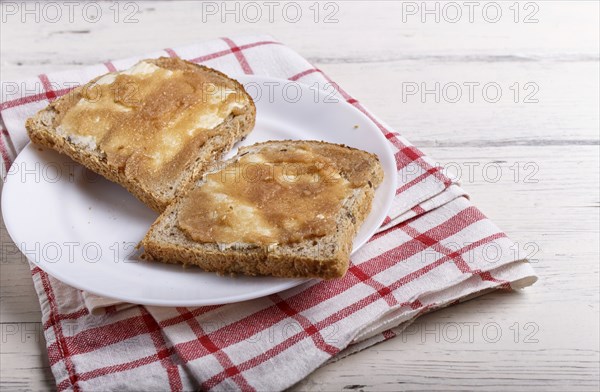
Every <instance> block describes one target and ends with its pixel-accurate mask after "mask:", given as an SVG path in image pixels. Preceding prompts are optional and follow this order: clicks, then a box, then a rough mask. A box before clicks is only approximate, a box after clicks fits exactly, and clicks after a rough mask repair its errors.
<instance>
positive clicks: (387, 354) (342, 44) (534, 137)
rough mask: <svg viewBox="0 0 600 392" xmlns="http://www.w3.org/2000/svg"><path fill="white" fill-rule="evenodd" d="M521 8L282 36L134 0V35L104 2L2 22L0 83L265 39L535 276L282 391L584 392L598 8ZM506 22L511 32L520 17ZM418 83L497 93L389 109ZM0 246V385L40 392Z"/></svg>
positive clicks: (29, 323)
mask: <svg viewBox="0 0 600 392" xmlns="http://www.w3.org/2000/svg"><path fill="white" fill-rule="evenodd" d="M259 3H260V2H259ZM404 3H405V4H406V3H407V2H404ZM418 3H420V2H418ZM459 3H460V2H459ZM484 3H485V2H482V3H481V5H482V6H483V5H485V4H484ZM534 3H535V4H536V5H537V7H538V9H539V10H538V12H537V13H536V18H537V19H538V20H539V21H538V22H537V23H531V24H526V23H514V21H513V20H512V18H513V16H514V14H513V13H511V12H512V11H511V10H510V9H509V8H508V7H509V6H510V5H511V4H512V2H507V3H502V10H503V15H504V16H503V17H502V19H501V20H500V21H499V22H498V23H488V22H486V21H485V20H483V19H482V18H481V17H480V15H481V14H477V13H476V14H475V16H476V18H475V21H474V23H468V22H464V21H461V22H459V23H454V24H453V23H447V22H445V21H444V20H443V18H442V20H441V21H440V23H435V22H434V21H432V20H431V19H429V20H428V21H426V22H425V23H422V22H421V20H420V15H416V16H412V17H407V21H406V22H403V21H402V11H403V8H402V7H403V4H402V2H389V1H388V2H386V1H381V2H368V3H367V2H362V1H356V2H335V4H336V5H337V7H338V9H339V10H338V12H337V13H336V15H335V18H336V19H338V22H337V23H322V21H323V18H324V13H325V11H327V10H325V9H324V8H320V10H321V14H320V22H319V23H315V22H314V20H313V17H314V15H313V14H312V13H311V10H309V9H308V7H310V6H311V4H312V2H306V3H302V7H303V12H304V15H306V16H305V17H303V18H302V19H301V20H300V21H299V22H298V23H289V22H286V21H285V20H284V19H283V18H282V17H281V13H279V14H277V13H275V17H274V21H273V22H272V23H271V22H269V20H268V19H267V18H265V17H264V16H263V18H262V19H261V20H260V21H259V22H257V23H250V22H249V21H244V20H243V18H241V20H240V23H235V21H233V19H232V17H230V19H229V21H228V23H222V22H221V20H220V15H217V16H213V17H210V18H208V19H207V20H206V21H202V4H201V3H199V2H187V1H186V2H135V4H136V6H137V7H138V9H139V11H140V13H138V14H137V15H136V16H135V17H136V18H137V19H138V22H137V23H122V22H119V23H115V22H114V20H112V17H113V15H112V14H110V13H109V12H110V10H109V9H108V8H107V7H110V6H111V3H110V2H109V3H106V4H102V7H103V11H104V13H103V15H104V16H103V17H102V18H100V20H98V21H97V22H95V23H90V22H86V21H85V20H84V19H83V18H81V17H76V18H75V20H74V22H73V23H70V22H69V21H68V19H66V18H62V19H61V20H59V21H58V22H56V23H47V22H44V21H40V23H35V21H33V20H28V21H26V22H25V23H22V22H21V20H20V18H19V17H7V19H6V22H5V21H4V20H3V22H2V24H1V27H0V29H1V30H0V33H1V34H0V40H1V41H0V44H1V50H2V52H1V54H2V58H1V60H0V61H1V78H2V80H7V79H14V78H18V77H23V76H30V75H35V74H39V73H42V72H51V71H55V70H63V69H70V68H73V67H75V66H78V65H86V64H93V63H97V62H100V61H104V60H106V59H109V58H119V57H126V56H128V55H130V54H132V53H138V52H139V53H141V52H146V51H151V50H155V49H157V48H163V47H172V46H180V45H185V44H189V43H194V42H198V41H201V40H203V39H209V38H213V37H216V36H223V35H229V36H231V35H235V34H242V33H253V32H263V33H264V32H268V33H270V34H272V35H274V36H275V37H276V38H277V39H279V40H281V41H283V42H285V43H286V44H288V45H290V46H291V47H293V48H294V49H296V50H297V51H299V52H300V53H301V54H302V55H304V56H306V57H308V58H309V59H310V60H311V61H312V62H313V63H315V65H316V66H318V67H319V68H321V69H323V70H324V71H325V72H326V73H328V74H329V75H330V76H331V77H332V78H333V79H334V80H335V81H337V82H338V83H340V85H342V86H344V88H345V89H346V90H347V91H349V92H350V93H351V94H352V95H354V96H356V97H357V98H358V99H360V100H361V101H362V102H363V103H364V104H365V105H366V106H367V107H369V108H370V109H371V110H373V111H374V112H375V113H377V114H378V115H379V116H380V117H381V118H383V119H384V120H385V121H386V122H387V123H389V124H390V125H391V126H393V127H394V128H396V129H398V130H400V131H401V133H402V134H404V135H405V136H406V137H407V138H409V140H411V141H412V142H413V143H415V144H417V145H418V146H420V147H422V148H423V149H424V150H425V152H426V153H428V154H429V155H431V156H432V157H434V158H435V159H436V160H437V161H438V162H439V164H440V165H442V166H443V167H444V170H446V171H447V173H448V174H451V175H460V181H461V183H462V184H463V186H464V188H465V189H466V190H467V191H468V192H469V193H470V195H471V198H472V200H473V201H474V202H475V204H476V205H477V206H478V207H480V208H481V209H482V211H483V212H484V213H485V214H487V215H488V216H489V217H491V218H492V219H493V220H494V221H495V222H496V223H497V224H498V225H499V226H500V227H501V228H502V229H504V230H506V232H507V233H508V234H509V235H510V236H511V237H512V238H513V239H515V240H516V241H517V242H518V243H519V249H518V251H519V252H520V253H519V254H520V255H529V256H530V258H532V259H534V267H535V269H536V271H537V272H538V274H539V275H540V281H539V282H538V283H537V284H536V285H535V286H533V287H531V288H528V289H526V290H525V291H524V292H522V293H512V294H506V293H504V294H503V293H493V294H490V295H486V296H484V297H480V298H477V299H474V300H472V301H469V302H467V303H464V304H460V305H457V306H453V307H451V308H447V309H444V310H441V311H437V312H435V313H432V314H429V315H426V316H423V317H422V318H420V319H419V320H418V321H417V322H416V323H415V324H413V325H412V326H411V327H409V329H408V330H407V331H406V332H405V333H404V334H402V335H401V336H398V337H396V338H395V339H391V340H389V341H386V342H384V343H381V344H378V345H376V346H374V347H372V348H370V349H367V350H364V351H362V352H360V353H358V354H355V355H352V356H350V357H347V358H345V359H343V360H340V361H338V362H335V363H331V364H328V365H326V366H324V367H323V368H321V369H319V370H318V371H316V372H315V373H314V374H312V375H311V376H310V377H308V378H307V379H306V380H304V381H302V382H301V383H299V384H298V385H296V386H295V387H294V388H293V389H294V390H299V391H331V390H349V391H355V390H356V391H358V390H364V391H380V390H390V391H392V390H394V391H395V390H481V391H497V390H507V389H514V390H531V391H538V390H544V391H565V390H573V391H585V390H591V391H596V390H598V388H599V387H600V385H599V384H600V381H599V377H600V376H599V361H600V356H599V352H600V347H599V344H600V342H599V338H598V335H599V324H598V319H599V316H600V314H599V313H600V308H599V298H598V297H599V290H600V287H599V286H600V283H599V266H598V258H599V244H598V237H599V224H600V222H599V211H600V210H599V205H600V195H599V191H598V185H599V184H598V176H599V169H598V167H599V156H598V144H599V142H598V131H599V127H600V116H599V112H598V110H599V109H598V107H599V94H598V92H599V73H600V65H599V52H598V51H599V39H598V36H599V33H600V31H599V24H598V18H597V15H598V9H599V6H598V3H597V2H584V1H581V2H568V4H567V2H566V1H555V2H542V1H538V2H534ZM240 4H241V6H243V3H240ZM523 4H524V3H521V5H523ZM443 5H444V3H440V7H443ZM281 6H282V7H283V5H281ZM405 6H406V5H404V7H405ZM520 10H521V13H520V20H521V21H522V19H523V17H524V15H525V14H524V13H525V12H526V11H527V10H525V9H523V8H520ZM124 11H125V10H123V9H121V12H122V14H121V16H123V12H124ZM463 11H465V10H464V9H463ZM263 12H266V11H265V9H264V8H263ZM80 15H81V14H80ZM477 15H479V16H477ZM122 37H126V38H127V39H123V38H122ZM436 82H438V83H440V88H441V89H442V88H443V87H444V86H447V87H446V88H447V92H448V91H450V90H449V89H450V88H451V84H453V83H454V84H458V85H459V86H463V95H464V94H466V92H467V91H466V88H465V87H464V83H465V82H466V83H471V82H472V83H479V84H480V86H482V85H484V84H486V83H489V82H494V83H497V84H498V85H499V86H500V87H501V89H502V97H501V99H499V101H498V102H496V103H490V102H488V101H487V100H486V97H485V96H483V95H481V91H480V90H479V94H478V93H477V91H478V90H475V91H476V94H475V95H474V99H473V102H469V100H468V99H466V97H464V96H463V98H462V99H461V100H459V101H458V102H456V103H451V102H449V100H448V99H445V98H448V97H444V96H441V98H440V100H439V102H436V101H435V99H434V97H433V96H432V95H426V96H425V97H424V99H423V97H421V96H420V95H419V94H417V95H412V96H406V97H404V98H405V99H403V97H402V89H403V86H404V88H406V86H407V85H408V84H413V85H414V84H417V85H418V86H419V87H421V86H423V84H424V86H425V87H427V88H433V87H434V86H435V83H436ZM515 82H518V83H519V89H518V90H519V92H520V95H519V99H517V102H515V96H514V89H513V90H511V86H514V83H515ZM525 83H533V84H535V85H536V86H537V93H536V94H535V96H534V98H536V99H537V100H538V102H537V103H525V102H524V96H525V95H524V94H526V93H528V92H530V91H531V90H525V89H524V85H525ZM487 98H489V97H487ZM498 173H500V174H499V175H498ZM517 173H518V174H519V175H518V178H517V175H516V174H517ZM0 234H1V243H2V254H1V255H2V262H1V263H0V326H1V327H2V341H1V343H2V344H1V347H0V355H1V357H0V358H1V375H0V388H1V389H2V390H45V389H52V388H53V380H52V375H51V373H50V371H49V369H48V366H47V358H46V353H45V349H44V342H43V336H42V334H41V326H40V323H39V320H40V312H39V304H38V302H37V298H36V296H35V293H34V290H33V287H32V283H31V277H30V273H29V269H28V266H27V263H26V261H25V260H24V259H23V257H22V256H21V255H19V254H18V253H17V252H16V251H15V249H14V247H13V246H14V245H13V244H12V243H11V242H10V240H9V239H8V237H7V234H6V231H5V228H4V224H2V225H1V231H0ZM532 252H533V253H532ZM496 331H500V333H501V336H500V337H499V338H498V337H497V335H496V334H494V332H496ZM470 332H471V334H469V333H470ZM496 339H497V341H496Z"/></svg>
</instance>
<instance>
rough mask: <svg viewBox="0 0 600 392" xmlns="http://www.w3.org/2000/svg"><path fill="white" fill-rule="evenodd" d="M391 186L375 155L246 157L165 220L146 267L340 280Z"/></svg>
mask: <svg viewBox="0 0 600 392" xmlns="http://www.w3.org/2000/svg"><path fill="white" fill-rule="evenodd" d="M382 180H383V169H382V167H381V164H380V163H379V159H378V158H377V156H376V155H374V154H370V153H368V152H365V151H361V150H357V149H354V148H350V147H347V146H344V145H338V144H330V143H325V142H318V141H289V140H288V141H268V142H265V143H258V144H254V145H252V146H248V147H242V148H240V150H239V152H238V154H237V155H236V156H235V157H233V158H231V159H229V160H227V161H225V162H222V163H220V164H218V165H216V166H215V167H214V168H213V169H211V170H209V171H207V172H206V173H205V174H204V175H203V176H202V178H201V179H199V180H198V181H197V182H196V184H195V186H194V187H193V188H192V189H191V190H190V191H189V192H188V193H186V194H185V195H183V196H182V197H181V198H179V199H178V200H176V201H175V203H173V204H172V205H170V206H169V207H168V208H167V209H166V210H165V212H164V213H163V214H162V215H161V216H159V217H158V219H157V220H156V222H155V223H154V224H153V225H152V227H151V228H150V230H149V232H148V233H147V234H146V236H145V238H144V240H143V241H142V245H143V247H144V254H143V258H144V259H149V260H157V261H161V262H165V263H183V264H184V265H197V266H200V267H201V268H203V269H204V270H206V271H213V272H217V273H219V274H245V275H272V276H280V277H306V278H309V277H310V278H323V279H333V278H339V277H342V276H344V274H345V273H346V271H347V269H348V262H349V256H350V253H351V251H352V242H353V239H354V236H355V235H356V232H357V231H358V229H359V227H360V225H361V224H362V222H363V220H364V219H365V217H366V216H367V215H368V213H369V211H370V210H371V202H372V200H373V197H374V194H375V189H376V188H377V187H378V186H379V184H380V183H381V182H382Z"/></svg>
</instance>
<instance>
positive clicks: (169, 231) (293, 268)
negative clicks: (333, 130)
mask: <svg viewBox="0 0 600 392" xmlns="http://www.w3.org/2000/svg"><path fill="white" fill-rule="evenodd" d="M300 143H302V144H307V145H310V146H311V148H312V149H313V150H316V151H321V152H322V153H323V154H325V155H326V154H328V152H331V151H336V154H343V155H344V159H342V160H343V162H341V168H340V169H341V175H342V176H343V177H345V176H346V174H345V173H347V172H353V170H344V165H346V167H348V165H356V166H354V170H356V167H360V168H361V169H360V171H362V172H358V173H357V172H354V173H355V174H358V175H362V176H365V175H366V176H367V178H368V179H369V180H368V181H367V182H366V183H365V185H364V186H362V187H360V188H354V189H353V190H352V193H351V194H350V195H349V196H348V197H347V198H345V199H344V201H343V205H342V208H341V209H340V210H339V211H338V213H337V215H336V216H335V222H336V225H335V226H336V228H335V232H333V233H330V234H328V235H326V236H324V237H321V238H317V239H311V240H305V241H303V242H300V243H294V244H281V245H277V246H257V245H253V244H249V243H234V244H217V243H198V242H195V241H193V240H190V239H189V237H188V236H187V235H186V234H185V233H184V232H183V231H182V230H181V229H180V228H179V226H178V213H179V212H180V210H181V206H182V202H183V201H184V200H185V197H186V196H185V195H183V196H182V197H181V198H180V199H178V200H177V201H176V202H175V203H173V204H172V205H170V206H169V207H168V208H167V209H166V211H165V212H164V213H163V214H162V215H161V216H160V217H159V218H158V219H157V220H156V222H155V223H154V224H153V225H152V227H151V228H150V230H149V231H148V233H147V234H146V236H145V238H144V239H143V241H142V245H143V247H144V253H143V255H142V257H143V258H144V259H146V260H156V261H161V262H164V263H182V264H184V265H197V266H199V267H201V268H202V269H204V270H206V271H212V272H217V273H218V274H220V275H223V274H244V275H271V276H278V277H288V278H322V279H334V278H340V277H342V276H344V275H345V273H346V271H347V269H348V264H349V257H350V253H351V251H352V242H353V239H354V237H355V235H356V233H357V231H358V229H359V227H360V226H361V224H362V222H363V221H364V219H365V218H366V216H367V215H368V214H369V212H370V210H371V204H372V200H373V197H374V195H375V189H376V188H377V187H378V186H379V184H380V183H381V182H382V181H383V169H382V167H381V164H380V162H379V159H378V158H377V156H376V155H374V154H371V153H367V152H365V151H362V150H358V149H354V148H351V147H347V146H344V145H338V144H331V143H325V142H319V141H289V140H286V141H268V142H264V143H258V144H254V145H252V146H248V147H242V148H240V150H239V152H238V154H237V155H236V156H235V157H233V158H231V159H230V160H228V161H226V162H224V163H223V164H222V165H220V166H219V168H217V169H215V170H209V171H207V174H210V173H216V172H218V171H219V170H226V168H227V167H228V165H232V164H235V162H237V161H238V160H239V158H240V157H241V156H243V155H246V154H248V153H250V154H252V153H257V152H260V150H261V149H262V148H264V147H276V148H281V149H287V150H290V149H293V148H294V147H295V146H297V145H298V144H300ZM332 149H335V150H332ZM338 156H342V155H338ZM363 178H364V177H363ZM346 179H347V180H349V181H351V180H352V178H346ZM203 182H204V177H203V178H201V179H200V180H199V181H198V182H197V183H196V187H199V186H202V184H203Z"/></svg>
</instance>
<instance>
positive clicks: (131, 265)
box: [2, 76, 396, 306]
mask: <svg viewBox="0 0 600 392" xmlns="http://www.w3.org/2000/svg"><path fill="white" fill-rule="evenodd" d="M237 79H238V80H239V81H240V82H242V83H244V85H246V87H247V90H248V92H249V93H250V95H252V97H253V98H254V99H255V101H256V106H257V118H256V127H255V129H254V131H253V132H252V133H251V135H250V136H249V137H248V138H247V139H246V140H245V141H244V142H243V143H242V144H243V145H250V144H254V143H256V142H260V141H266V140H272V139H314V140H324V141H328V142H333V143H343V144H346V145H348V146H352V147H357V148H360V149H363V150H366V151H370V152H373V153H375V154H377V155H378V156H379V158H380V160H381V163H382V164H383V168H384V170H385V179H384V182H383V183H382V184H381V186H380V187H379V188H378V190H377V192H376V196H375V200H374V202H373V209H372V212H371V214H370V215H369V216H368V218H367V219H366V221H365V222H364V224H363V225H362V227H361V229H360V231H359V233H358V235H357V236H356V239H355V241H354V250H356V249H358V248H359V247H360V246H362V245H363V244H364V243H365V242H366V241H367V240H368V239H369V238H370V237H371V236H372V235H373V233H374V232H375V230H376V229H377V227H378V226H379V225H380V224H381V223H382V221H383V219H384V218H385V216H386V213H387V211H388V209H389V207H390V204H391V202H392V199H393V197H394V190H395V189H396V184H395V181H396V175H395V163H394V157H393V154H392V152H391V150H390V147H389V142H388V141H387V140H386V139H385V137H384V136H383V135H382V133H381V132H380V131H379V130H378V129H377V128H376V127H375V125H373V123H372V122H371V121H370V120H369V119H368V118H367V117H366V116H364V115H363V114H362V113H360V112H359V111H358V110H356V109H355V108H353V107H352V106H350V105H349V104H347V103H345V102H341V101H340V102H337V101H336V100H335V99H334V98H331V97H328V96H327V94H323V93H320V92H317V90H316V89H315V88H314V87H313V88H310V87H308V86H306V85H302V84H298V83H295V82H289V81H285V80H278V79H271V78H264V77H257V76H243V77H238V78H237ZM234 153H235V151H233V152H231V153H230V154H229V155H233V154H234ZM2 213H3V216H4V222H5V224H6V228H7V229H8V232H9V234H10V236H11V237H12V239H13V240H14V242H15V243H16V244H17V246H18V247H19V248H20V249H21V251H22V252H23V253H24V254H25V255H26V256H27V257H28V259H29V260H31V261H32V262H34V263H36V264H37V265H38V266H39V267H40V268H41V269H43V270H44V271H46V272H48V273H49V274H50V275H53V276H54V277H56V278H58V279H59V280H61V281H63V282H65V283H67V284H69V285H71V286H74V287H76V288H79V289H82V290H87V291H89V292H92V293H94V294H98V295H101V296H105V297H109V298H116V299H119V300H123V301H127V302H132V303H137V304H147V305H158V306H199V305H214V304H223V303H230V302H237V301H244V300H248V299H253V298H258V297H261V296H264V295H268V294H271V293H275V292H279V291H282V290H285V289H288V288H291V287H294V286H297V285H299V284H301V283H303V282H306V280H302V279H281V278H272V277H243V276H240V277H220V276H217V275H216V274H213V273H206V272H203V271H202V270H200V269H199V268H186V269H184V268H182V267H181V266H179V265H167V264H162V263H158V262H145V261H141V260H139V259H138V256H139V254H138V253H136V250H135V246H136V245H137V243H138V242H139V241H140V240H141V239H142V238H143V236H144V234H145V233H146V231H147V229H148V227H149V226H150V225H151V224H152V222H153V221H154V220H155V218H156V216H157V215H156V213H154V212H153V211H151V210H150V209H149V208H147V207H146V206H144V205H143V204H142V203H141V202H139V201H138V200H137V199H135V198H134V197H133V196H131V195H130V194H129V193H128V192H127V191H126V190H125V189H123V188H122V187H120V186H119V185H117V184H114V183H111V182H109V181H107V180H105V179H104V178H102V177H100V176H98V175H96V174H94V173H92V172H90V171H89V170H87V169H85V168H84V167H82V166H80V165H78V164H76V163H74V162H73V161H71V160H70V159H69V158H67V157H65V156H63V155H59V154H57V153H55V152H53V151H51V150H48V149H43V151H42V150H41V149H39V148H38V147H37V146H35V145H33V144H29V145H28V146H27V147H25V149H24V150H23V151H22V152H21V153H20V154H19V156H18V157H17V159H16V161H15V162H14V166H13V167H12V168H11V170H10V173H9V174H8V178H7V182H6V183H5V185H4V191H3V194H2Z"/></svg>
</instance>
